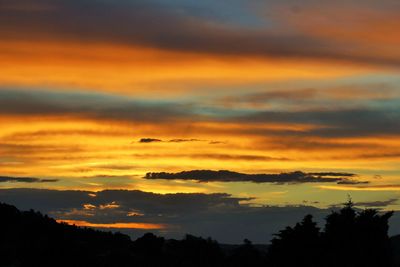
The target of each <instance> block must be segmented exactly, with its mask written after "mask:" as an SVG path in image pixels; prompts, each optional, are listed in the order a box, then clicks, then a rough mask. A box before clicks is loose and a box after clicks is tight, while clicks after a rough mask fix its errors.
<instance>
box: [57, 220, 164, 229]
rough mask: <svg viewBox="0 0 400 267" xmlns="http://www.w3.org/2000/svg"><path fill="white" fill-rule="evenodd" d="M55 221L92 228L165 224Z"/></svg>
mask: <svg viewBox="0 0 400 267" xmlns="http://www.w3.org/2000/svg"><path fill="white" fill-rule="evenodd" d="M57 222H59V223H66V224H71V225H76V226H81V227H94V228H115V229H143V230H155V229H165V228H166V225H164V224H156V223H90V222H87V221H79V220H57Z"/></svg>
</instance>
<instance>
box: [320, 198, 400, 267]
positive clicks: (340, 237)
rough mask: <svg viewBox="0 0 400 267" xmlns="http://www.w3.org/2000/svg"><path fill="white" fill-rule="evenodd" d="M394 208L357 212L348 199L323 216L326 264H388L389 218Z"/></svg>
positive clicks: (389, 258)
mask: <svg viewBox="0 0 400 267" xmlns="http://www.w3.org/2000/svg"><path fill="white" fill-rule="evenodd" d="M392 215H393V212H386V213H383V214H379V213H378V211H377V210H374V209H366V210H363V211H360V212H356V210H355V209H354V207H353V203H352V202H351V200H349V202H348V203H346V204H345V207H344V208H342V209H341V210H340V211H334V212H332V213H331V214H330V215H329V216H328V217H327V218H326V225H325V231H324V234H323V242H324V248H325V251H326V254H327V258H329V259H331V260H330V261H329V264H327V266H352V267H353V266H390V261H391V255H390V243H389V237H388V229H389V225H388V221H389V218H390V217H391V216H392Z"/></svg>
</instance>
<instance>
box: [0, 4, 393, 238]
mask: <svg viewBox="0 0 400 267" xmlns="http://www.w3.org/2000/svg"><path fill="white" fill-rule="evenodd" d="M399 12H400V3H399V2H398V1H395V0H382V1H372V0H362V1H361V0H346V1H344V0H338V1H325V0H322V1H321V0H319V1H316V0H302V1H295V0H282V1H273V0H264V1H259V0H252V1H245V0H231V1H224V0H221V1H211V0H204V1H195V0H185V1H183V0H169V1H166V0H146V1H145V0H113V1H111V0H35V1H33V0H19V1H14V0H1V1H0V36H1V38H0V201H3V202H7V203H10V204H14V205H17V207H19V208H22V209H30V208H34V209H37V210H40V211H42V212H44V213H47V214H49V215H50V216H52V217H54V218H56V219H58V220H60V221H66V222H69V223H75V224H77V225H82V226H90V227H99V228H110V229H118V230H120V231H123V232H127V233H130V234H131V235H132V236H133V237H137V236H138V235H140V234H141V233H143V232H146V231H152V232H156V233H158V234H161V235H164V236H166V237H173V238H179V237H182V236H183V235H184V234H185V233H191V234H195V235H201V236H204V237H208V236H212V237H214V238H216V239H217V240H218V241H221V242H226V243H238V242H241V241H242V240H243V239H244V238H249V239H250V240H253V241H255V242H258V243H267V242H268V241H269V239H270V238H271V235H272V234H273V233H276V232H277V231H279V230H280V229H282V228H284V227H285V226H287V225H290V224H293V223H295V222H297V221H299V220H300V219H301V218H302V217H303V216H304V215H306V214H307V213H311V214H313V215H314V216H315V218H316V219H317V220H319V221H320V222H322V221H323V218H324V217H325V216H326V215H327V214H329V212H330V210H331V209H332V208H334V207H338V206H340V205H341V203H343V202H345V201H347V199H348V197H349V196H350V197H351V199H352V200H353V202H354V203H355V204H356V206H357V207H359V208H377V209H381V210H395V211H397V210H400V201H398V200H399V198H400V178H399V175H400V165H399V160H400V152H399V151H400V108H399V104H400V76H399V72H400V52H399V49H398V47H399V45H400V35H399V34H398V29H399V27H400V17H399V16H398V14H399ZM391 225H392V230H391V233H392V234H395V233H400V232H398V231H397V232H396V228H397V229H399V227H400V216H399V217H397V216H396V215H395V216H394V218H393V219H392V221H391Z"/></svg>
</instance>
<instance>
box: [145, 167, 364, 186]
mask: <svg viewBox="0 0 400 267" xmlns="http://www.w3.org/2000/svg"><path fill="white" fill-rule="evenodd" d="M355 176H356V175H355V174H353V173H336V172H321V173H304V172H301V171H295V172H288V173H278V174H245V173H238V172H232V171H227V170H220V171H212V170H192V171H182V172H178V173H166V172H149V173H147V174H146V176H145V177H144V178H145V179H165V180H195V181H198V182H203V183H207V182H253V183H275V184H297V183H338V184H339V183H341V182H346V181H350V180H349V178H353V177H355ZM351 181H352V184H357V183H359V182H357V181H355V180H351ZM361 183H365V182H361Z"/></svg>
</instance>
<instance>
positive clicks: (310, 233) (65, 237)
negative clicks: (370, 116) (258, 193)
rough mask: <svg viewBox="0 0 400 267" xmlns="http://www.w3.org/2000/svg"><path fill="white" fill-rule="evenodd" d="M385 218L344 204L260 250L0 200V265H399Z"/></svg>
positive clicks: (386, 215) (397, 248)
mask: <svg viewBox="0 0 400 267" xmlns="http://www.w3.org/2000/svg"><path fill="white" fill-rule="evenodd" d="M392 215H393V212H386V213H380V212H378V211H377V210H375V209H366V210H361V211H357V210H356V209H355V208H354V207H353V204H352V202H351V201H349V202H348V203H347V204H345V205H344V207H343V208H342V209H340V210H338V211H332V212H331V214H329V215H328V216H327V217H326V223H325V226H324V228H323V229H320V228H319V227H318V226H317V223H316V222H314V221H313V218H312V216H311V215H306V216H305V217H304V219H303V220H302V221H301V222H299V223H297V224H296V225H294V226H288V227H286V228H285V229H283V230H281V231H280V232H279V233H277V234H276V235H275V237H274V238H273V239H272V240H271V242H270V245H269V247H268V249H267V250H262V249H259V248H258V247H257V246H254V245H253V244H252V243H251V241H249V240H247V239H246V240H244V242H243V244H242V245H239V246H224V245H221V244H219V243H218V242H217V241H215V240H213V239H211V238H202V237H196V236H192V235H186V236H185V237H184V238H183V239H181V240H175V239H165V238H163V237H159V236H156V235H154V234H152V233H147V234H145V235H144V236H142V237H140V238H138V239H136V240H134V241H132V240H131V239H130V237H129V236H127V235H124V234H121V233H112V232H105V231H99V230H94V229H91V228H81V227H76V226H73V225H67V224H65V223H58V222H56V221H55V220H54V219H52V218H49V217H48V216H47V215H43V214H41V213H40V212H36V211H33V210H30V211H19V210H18V209H17V208H15V207H14V206H11V205H7V204H4V203H3V204H1V203H0V233H1V235H0V266H9V267H11V266H20V267H25V266H30V267H35V266H38V267H39V266H40V267H46V266H60V267H64V266H65V267H67V266H68V267H80V266H82V267H83V266H85V267H91V266H96V267H106V266H107V267H113V266H115V267H125V266H132V267H134V266H138V267H141V266H143V267H158V266H160V267H161V266H163V267H164V266H165V267H186V266H187V267H190V266H193V267H197V266H198V267H203V266H204V267H205V266H207V267H208V266H210V267H213V266H215V267H217V266H218V267H219V266H222V267H242V266H243V267H245V266H246V267H258V266H265V267H268V266H269V267H289V266H290V267H292V266H300V267H302V266H307V267H314V266H315V267H358V266H359V267H369V266H371V267H386V266H387V267H392V266H400V264H399V263H398V262H396V261H397V258H398V257H396V255H397V254H398V253H397V252H400V245H399V241H400V239H399V238H394V239H390V238H389V236H388V229H389V226H388V220H389V219H390V217H391V216H392ZM394 240H395V241H397V243H396V242H394Z"/></svg>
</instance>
